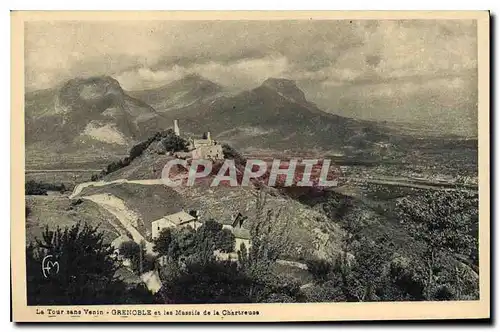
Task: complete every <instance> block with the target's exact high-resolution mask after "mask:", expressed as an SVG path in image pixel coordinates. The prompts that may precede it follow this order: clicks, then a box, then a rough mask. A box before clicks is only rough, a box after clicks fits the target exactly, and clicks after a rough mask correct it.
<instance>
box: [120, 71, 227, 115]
mask: <svg viewBox="0 0 500 332" xmlns="http://www.w3.org/2000/svg"><path fill="white" fill-rule="evenodd" d="M128 94H130V95H131V96H133V97H135V98H137V99H140V100H142V101H144V102H146V103H147V104H148V105H151V106H152V107H153V108H154V109H155V110H156V111H157V112H159V113H163V112H168V111H171V110H178V109H183V108H187V107H192V108H195V107H196V106H200V105H203V104H204V103H209V102H211V101H213V100H215V99H216V98H218V97H220V96H222V95H224V94H225V89H224V88H223V87H222V86H220V85H219V84H216V83H214V82H212V81H209V80H207V79H205V78H203V77H201V76H199V75H196V74H191V75H187V76H185V77H184V78H182V79H180V80H177V81H174V82H171V83H169V84H166V85H163V86H161V87H158V88H154V89H147V90H139V91H129V92H128Z"/></svg>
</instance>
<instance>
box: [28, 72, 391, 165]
mask: <svg viewBox="0 0 500 332" xmlns="http://www.w3.org/2000/svg"><path fill="white" fill-rule="evenodd" d="M174 119H177V120H179V123H180V126H181V131H182V133H183V135H185V136H201V135H202V134H203V133H204V132H206V131H210V132H211V135H212V137H213V138H215V139H217V140H219V141H222V142H226V143H229V144H231V145H233V146H234V147H236V148H238V149H240V150H242V151H262V150H265V151H281V152H289V151H297V152H304V151H318V152H328V153H331V154H337V155H349V154H357V155H359V154H363V153H372V152H373V151H375V150H376V149H377V148H378V147H380V146H381V145H385V146H387V145H396V143H397V137H396V136H397V135H396V136H395V135H393V134H391V133H389V132H388V130H387V128H384V127H383V126H381V125H380V124H378V123H376V122H371V121H362V120H356V119H351V118H347V117H343V116H339V115H335V114H332V113H327V112H324V111H323V110H321V109H319V108H318V107H317V106H316V105H315V104H314V103H312V102H310V101H308V100H307V98H306V96H305V94H304V92H303V91H301V90H300V89H299V88H298V87H297V85H296V84H295V82H294V81H292V80H288V79H281V78H269V79H267V80H265V81H264V82H263V83H262V84H261V85H260V86H258V87H256V88H254V89H251V90H246V91H242V92H238V93H231V92H229V91H228V90H227V89H226V88H225V87H222V86H220V85H219V84H216V83H214V82H211V81H209V80H207V79H205V78H203V77H201V76H199V75H188V76H186V77H184V78H182V79H180V80H177V81H174V82H171V83H169V84H166V85H164V86H160V87H158V88H154V89H148V90H141V91H125V90H124V89H123V88H122V87H121V86H120V84H119V82H118V81H117V80H115V79H113V78H111V77H108V76H101V77H91V78H75V79H72V80H69V81H67V82H66V83H64V84H62V85H61V86H58V87H56V88H53V89H47V90H39V91H34V92H30V93H27V94H26V95H25V127H26V128H25V134H26V150H27V155H28V158H27V159H29V157H30V156H35V155H37V153H36V152H37V151H40V150H43V151H44V152H43V154H42V153H38V158H43V157H44V156H53V155H55V154H63V155H64V154H66V155H72V154H80V155H81V156H84V155H106V156H113V155H124V154H126V153H127V150H128V149H129V148H130V147H131V146H132V145H133V144H134V143H136V142H138V141H140V140H143V139H145V138H146V137H149V136H150V135H152V134H154V133H155V132H157V131H162V130H165V129H168V128H171V127H172V125H173V120H174ZM82 158H83V157H82Z"/></svg>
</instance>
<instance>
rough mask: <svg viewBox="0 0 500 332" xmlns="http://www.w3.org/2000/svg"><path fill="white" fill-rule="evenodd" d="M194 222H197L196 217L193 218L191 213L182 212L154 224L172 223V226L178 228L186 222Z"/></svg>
mask: <svg viewBox="0 0 500 332" xmlns="http://www.w3.org/2000/svg"><path fill="white" fill-rule="evenodd" d="M193 220H196V217H193V216H192V215H190V214H189V213H187V212H185V211H180V212H177V213H174V214H170V215H168V216H165V217H163V218H161V219H158V220H155V221H153V222H160V223H162V224H164V223H172V224H174V225H176V226H178V225H181V224H184V223H186V222H189V221H193Z"/></svg>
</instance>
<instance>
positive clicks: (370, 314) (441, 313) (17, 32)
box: [11, 11, 490, 322]
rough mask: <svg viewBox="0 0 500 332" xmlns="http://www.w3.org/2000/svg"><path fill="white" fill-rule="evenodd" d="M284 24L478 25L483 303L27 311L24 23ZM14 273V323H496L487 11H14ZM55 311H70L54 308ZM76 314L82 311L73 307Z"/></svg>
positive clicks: (12, 148) (251, 305)
mask: <svg viewBox="0 0 500 332" xmlns="http://www.w3.org/2000/svg"><path fill="white" fill-rule="evenodd" d="M213 19H218V20H283V19H302V20H304V19H316V20H329V19H379V20H380V19H474V20H477V29H478V67H479V70H478V71H479V73H478V74H479V76H478V82H479V87H478V88H479V90H478V91H479V93H478V96H479V102H478V107H479V112H478V114H479V121H478V126H479V130H478V133H479V188H480V204H479V211H480V212H479V213H480V226H479V233H480V235H479V238H480V243H479V248H480V250H479V254H480V262H481V266H480V300H479V301H453V302H388V303H352V304H351V303H308V304H227V305H175V306H174V305H149V306H148V305H139V306H137V305H133V306H126V305H123V306H92V307H91V309H102V310H105V311H106V310H109V311H111V309H112V308H116V309H132V308H135V309H151V310H160V311H163V309H169V310H172V309H183V310H191V309H198V310H200V311H203V310H205V309H209V310H213V309H218V310H219V311H221V310H223V309H231V310H259V312H260V315H258V316H224V317H220V316H213V315H212V316H160V317H157V318H154V317H153V318H151V317H145V316H133V317H132V316H130V317H128V318H121V317H119V316H112V315H110V314H109V315H108V314H105V315H102V316H98V317H92V316H80V317H76V318H72V317H70V316H69V315H62V316H58V317H55V318H49V317H47V315H37V314H36V313H35V310H36V308H40V309H43V308H46V307H42V306H36V307H35V306H31V307H28V306H27V305H26V279H25V275H26V265H25V240H24V239H25V222H24V220H25V216H24V208H23V207H24V190H23V187H24V143H23V142H24V74H23V73H24V70H23V69H24V22H25V21H33V20H92V21H99V20H106V21H111V20H213ZM11 27H12V32H11V33H12V35H11V38H12V39H11V46H12V50H11V57H12V62H11V86H12V90H11V91H12V92H11V97H12V104H11V107H12V110H11V112H12V113H11V118H12V120H11V121H12V122H11V211H12V215H11V264H12V265H11V266H12V310H13V319H14V321H16V322H36V321H39V322H42V321H45V322H63V321H73V322H76V321H81V322H83V321H94V322H96V321H105V322H111V321H120V322H124V321H130V322H132V321H155V322H160V321H172V322H173V321H186V322H195V321H198V322H199V321H232V322H236V321H239V322H241V321H245V322H249V321H252V322H269V321H339V320H388V319H391V320H406V319H452V318H488V317H490V187H489V184H490V174H489V160H490V147H489V138H490V136H489V109H490V105H489V94H490V84H489V68H490V65H489V64H490V61H489V55H490V52H489V36H490V35H489V12H487V11H460V12H457V11H337V12H330V11H276V12H273V11H232V12H229V11H225V12H215V11H213V12H208V11H205V12H197V11H170V12H167V11H135V12H132V11H93V12H92V11H81V12H76V11H50V12H49V11H14V12H12V13H11ZM51 308H53V309H56V308H65V309H66V308H70V307H68V306H55V307H51ZM71 308H73V309H77V308H78V307H76V306H74V307H71Z"/></svg>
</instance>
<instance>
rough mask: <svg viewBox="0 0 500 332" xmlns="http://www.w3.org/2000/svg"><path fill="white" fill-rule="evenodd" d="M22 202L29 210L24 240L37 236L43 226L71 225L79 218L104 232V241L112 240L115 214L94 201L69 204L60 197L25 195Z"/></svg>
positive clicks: (115, 223) (39, 234) (39, 235)
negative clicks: (24, 199) (24, 202)
mask: <svg viewBox="0 0 500 332" xmlns="http://www.w3.org/2000/svg"><path fill="white" fill-rule="evenodd" d="M26 205H27V206H28V207H29V208H30V209H31V213H30V214H29V216H28V217H27V218H26V242H27V243H29V242H30V241H34V239H35V237H38V238H40V237H41V234H42V232H43V231H44V228H45V226H46V225H48V226H49V229H55V228H56V227H58V226H59V227H61V228H63V227H65V226H71V225H74V224H75V223H77V222H79V221H81V222H82V223H88V224H89V225H91V226H94V227H99V229H100V230H101V231H103V232H104V234H105V240H106V242H111V241H113V240H114V239H115V238H116V237H117V236H118V231H117V229H116V228H115V227H114V226H113V225H119V222H118V220H116V218H115V217H113V216H112V215H110V214H109V213H107V212H106V211H105V210H103V209H102V208H100V207H99V206H97V205H96V204H94V203H92V202H88V201H83V202H82V203H81V204H79V205H76V206H72V205H71V201H70V200H69V199H68V198H67V197H64V196H27V197H26Z"/></svg>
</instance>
